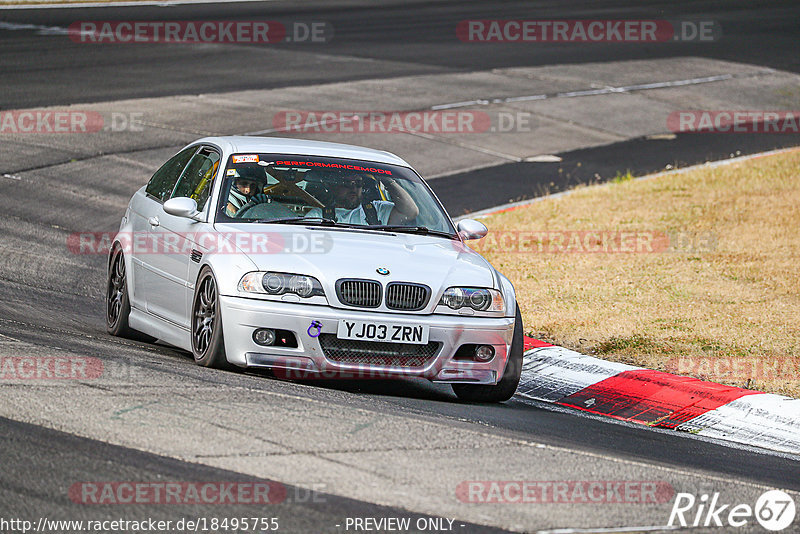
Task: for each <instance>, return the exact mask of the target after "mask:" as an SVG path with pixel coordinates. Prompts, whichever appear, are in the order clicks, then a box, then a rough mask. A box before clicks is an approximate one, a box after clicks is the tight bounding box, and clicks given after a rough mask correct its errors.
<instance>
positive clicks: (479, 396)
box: [452, 305, 525, 402]
mask: <svg viewBox="0 0 800 534" xmlns="http://www.w3.org/2000/svg"><path fill="white" fill-rule="evenodd" d="M522 331H523V328H522V314H521V313H520V311H519V305H517V314H516V316H515V319H514V334H513V336H512V338H511V350H510V351H509V353H508V361H507V362H506V369H505V371H504V372H503V378H501V379H500V381H499V382H498V383H497V384H495V385H493V386H484V385H481V384H452V388H453V393H455V394H456V396H457V397H458V398H459V399H461V400H463V401H467V402H503V401H507V400H508V399H510V398H511V397H513V396H514V393H516V391H517V386H518V385H519V378H520V376H521V375H522V347H523V344H524V342H525V340H524V339H523V332H522Z"/></svg>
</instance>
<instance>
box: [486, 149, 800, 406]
mask: <svg viewBox="0 0 800 534" xmlns="http://www.w3.org/2000/svg"><path fill="white" fill-rule="evenodd" d="M483 222H485V223H486V224H487V226H489V228H490V234H489V235H490V237H487V238H486V239H484V240H483V241H482V242H480V243H478V244H477V246H476V247H475V248H477V249H478V250H480V251H481V252H483V253H484V254H485V255H486V257H487V258H488V259H489V260H490V261H491V262H492V263H493V264H494V265H495V266H496V267H497V268H498V269H499V270H500V271H501V272H503V273H505V274H506V275H507V276H509V278H511V280H512V281H513V282H514V285H515V286H516V289H517V297H518V300H519V303H520V306H521V308H522V315H523V318H524V323H525V330H526V332H527V333H530V335H532V336H534V337H537V338H540V339H544V340H547V341H550V342H552V343H556V344H559V345H563V346H566V347H570V348H573V349H575V350H579V351H581V352H584V353H589V354H596V355H598V356H599V357H602V358H605V359H608V360H614V361H621V362H625V363H630V364H634V365H640V366H643V367H648V368H651V369H658V370H667V371H672V372H677V373H680V374H687V375H692V376H696V377H698V378H703V379H707V380H712V381H716V382H722V383H726V384H731V385H737V386H743V387H749V388H752V389H759V390H762V391H769V392H774V393H781V394H786V395H791V396H794V397H800V352H799V351H798V345H800V296H798V288H800V235H799V233H798V230H800V151H793V152H789V153H784V154H780V155H774V156H769V157H762V158H758V159H755V160H751V161H747V162H740V163H735V164H731V165H726V166H722V167H718V168H715V169H699V170H694V171H691V172H687V173H684V174H672V175H666V176H661V177H658V178H653V179H649V180H638V181H636V180H634V181H624V180H621V181H618V183H612V184H608V185H605V186H594V187H585V188H580V189H578V190H576V191H574V192H572V193H570V194H569V195H566V196H564V197H561V198H556V199H546V200H544V201H542V202H538V203H535V204H532V205H530V206H527V207H524V208H519V209H516V210H513V211H508V212H505V213H500V214H496V215H493V216H491V217H488V218H486V219H485V220H484V221H483ZM530 230H546V231H549V230H595V231H597V230H601V231H660V232H665V233H668V234H670V235H672V236H680V237H681V239H682V242H681V243H680V244H679V245H678V247H677V248H678V249H679V250H678V251H670V252H653V253H570V252H561V253H558V252H556V253H552V252H543V253H540V252H523V253H520V252H508V251H507V250H504V247H506V245H504V244H502V243H501V242H500V241H498V240H497V239H495V240H494V241H493V240H492V239H491V236H492V234H495V235H496V236H499V235H502V232H516V231H530ZM709 237H711V238H712V239H709ZM714 241H715V243H714ZM673 243H675V240H674V239H673ZM692 247H694V250H692ZM550 248H551V247H549V246H548V245H547V243H546V242H545V246H544V250H548V249H550ZM526 250H536V247H535V246H532V247H528V248H527V249H526ZM573 250H574V248H573Z"/></svg>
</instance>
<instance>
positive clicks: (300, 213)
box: [214, 153, 458, 238]
mask: <svg viewBox="0 0 800 534" xmlns="http://www.w3.org/2000/svg"><path fill="white" fill-rule="evenodd" d="M353 176H360V177H361V180H362V183H364V184H369V186H370V189H369V191H370V194H371V195H373V196H368V195H367V193H366V191H365V189H366V188H365V186H364V185H353V186H352V187H353V188H355V189H361V190H362V191H361V193H360V195H361V196H359V199H361V202H360V203H359V204H352V202H354V200H353V199H352V198H350V199H349V201H350V202H351V204H339V203H338V202H339V200H341V199H339V198H337V199H335V200H334V199H332V196H331V188H334V189H336V193H337V195H338V194H339V193H341V191H340V190H341V189H349V188H348V186H347V185H345V184H346V183H348V182H347V179H348V178H349V179H353ZM221 178H222V184H221V186H220V188H219V190H218V201H217V204H216V206H217V207H216V212H215V216H214V221H215V223H248V224H252V223H259V224H280V223H281V220H282V219H286V220H288V219H293V218H297V217H306V218H308V219H309V221H308V224H309V225H321V226H342V227H343V228H350V227H353V228H356V229H357V228H359V227H364V229H365V230H369V229H376V228H378V227H381V226H403V227H406V226H407V227H409V231H412V230H414V229H416V232H417V233H421V234H423V233H426V230H427V231H429V232H430V235H446V236H448V237H453V238H456V237H457V235H458V234H457V231H456V229H455V226H454V225H453V222H452V220H451V219H450V216H449V215H448V214H447V211H446V210H445V209H444V207H443V206H442V205H441V202H440V201H439V199H438V198H437V197H436V195H435V194H434V193H433V191H432V190H431V188H430V186H429V185H428V184H427V183H426V182H425V180H423V179H422V177H421V176H420V175H419V174H417V173H416V172H415V171H414V170H413V169H411V168H410V167H405V166H399V165H391V164H386V163H378V162H372V161H367V160H357V159H349V158H339V157H330V156H307V155H287V154H274V153H235V154H231V155H230V156H229V157H228V160H227V163H226V166H225V169H224V171H222V174H221ZM248 182H249V183H248ZM320 184H322V185H320ZM332 184H333V185H332ZM387 184H388V186H387ZM234 187H235V189H234ZM398 188H399V189H398ZM306 189H308V191H306ZM253 190H255V191H256V193H255V194H253ZM259 191H260V193H259ZM323 191H324V193H325V194H323V193H322V192H323ZM312 193H313V194H312ZM392 194H394V195H395V196H394V198H393V197H392ZM290 195H291V196H290ZM351 196H352V195H351ZM318 197H319V198H318ZM401 197H402V198H401ZM408 198H410V199H411V200H412V201H413V205H414V206H415V207H416V211H412V214H414V215H413V216H408V217H404V215H405V214H404V213H403V212H402V211H401V210H402V209H408V208H407V207H406V206H407V205H408V204H409V203H408V202H407V199H408ZM404 199H405V200H406V201H405V203H404ZM260 203H263V204H264V205H263V206H255V205H254V204H260ZM267 205H269V206H267ZM342 206H344V207H342ZM359 207H361V209H360V211H359ZM374 207H377V210H374ZM259 209H260V210H262V211H258V210H259ZM267 209H269V215H268V216H261V215H259V213H262V212H263V211H264V210H267ZM348 210H350V211H348ZM368 211H375V212H376V213H375V214H367V213H365V212H368ZM392 211H401V213H399V214H398V215H397V216H395V217H393V218H392V219H389V217H390V215H389V214H391V212H392ZM370 215H372V216H371V217H370ZM346 216H350V217H351V219H352V218H353V217H356V218H358V217H360V218H361V219H360V220H349V219H346V218H345V217H346ZM318 219H322V220H324V222H323V223H320V222H318V221H317V220H318ZM367 219H369V220H367ZM398 220H399V221H400V224H398ZM332 222H333V223H334V224H331V223H332ZM301 223H302V221H301Z"/></svg>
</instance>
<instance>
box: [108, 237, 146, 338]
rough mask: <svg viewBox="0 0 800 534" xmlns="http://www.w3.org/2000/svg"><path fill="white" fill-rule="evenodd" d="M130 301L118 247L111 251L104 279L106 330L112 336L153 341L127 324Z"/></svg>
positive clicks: (123, 262) (122, 261)
mask: <svg viewBox="0 0 800 534" xmlns="http://www.w3.org/2000/svg"><path fill="white" fill-rule="evenodd" d="M130 314H131V301H130V298H129V297H128V280H127V277H126V273H125V256H124V254H123V253H122V251H121V250H120V249H119V248H115V249H114V250H113V252H112V253H111V262H109V266H108V278H107V280H106V331H107V332H108V333H109V334H111V335H112V336H116V337H124V338H127V339H133V340H135V341H143V342H145V343H153V342H154V341H156V338H154V337H152V336H148V335H147V334H143V333H141V332H139V331H138V330H134V329H133V328H131V327H130V324H128V317H130Z"/></svg>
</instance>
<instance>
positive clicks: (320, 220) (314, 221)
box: [255, 217, 355, 228]
mask: <svg viewBox="0 0 800 534" xmlns="http://www.w3.org/2000/svg"><path fill="white" fill-rule="evenodd" d="M255 222H257V223H269V224H308V225H311V226H341V227H344V228H351V227H354V226H355V225H352V224H347V223H340V222H336V221H334V220H333V219H326V218H325V217H288V218H286V219H259V220H257V221H255Z"/></svg>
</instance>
